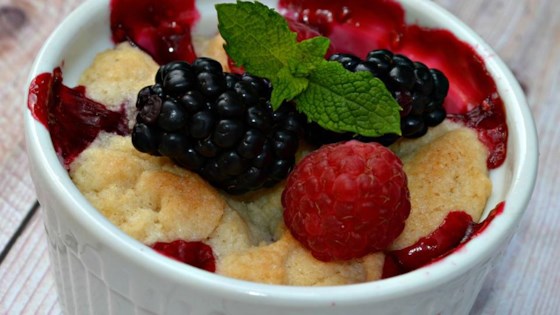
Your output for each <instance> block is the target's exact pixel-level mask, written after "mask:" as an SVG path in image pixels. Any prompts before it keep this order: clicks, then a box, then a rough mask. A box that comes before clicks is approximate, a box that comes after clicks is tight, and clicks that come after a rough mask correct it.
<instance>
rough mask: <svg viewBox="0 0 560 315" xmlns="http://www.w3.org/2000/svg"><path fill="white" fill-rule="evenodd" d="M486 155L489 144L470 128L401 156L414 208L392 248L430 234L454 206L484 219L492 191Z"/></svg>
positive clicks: (403, 245)
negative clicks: (484, 212)
mask: <svg viewBox="0 0 560 315" xmlns="http://www.w3.org/2000/svg"><path fill="white" fill-rule="evenodd" d="M442 128H445V127H444V126H442ZM486 156H487V151H486V148H485V147H484V146H483V145H482V143H481V142H480V141H479V140H478V138H477V135H476V133H475V132H474V131H473V130H471V129H468V128H460V129H455V130H451V131H448V132H445V133H443V134H442V135H441V136H439V137H436V138H435V139H433V140H432V142H429V143H427V144H425V145H424V146H421V147H420V148H418V149H417V150H415V151H411V152H410V153H409V154H408V155H404V156H402V157H401V158H402V160H403V162H404V170H405V172H406V174H407V177H408V187H409V189H410V198H411V200H410V201H411V213H410V216H409V217H408V219H407V221H406V227H405V229H404V231H403V232H402V234H401V235H400V236H399V237H398V238H397V240H396V241H395V242H394V243H393V244H392V246H391V249H400V248H403V247H406V246H409V245H412V244H414V243H415V242H416V241H418V239H420V238H421V237H422V236H425V235H428V234H430V233H431V232H432V231H434V230H435V229H436V228H437V227H438V226H439V225H440V224H441V223H442V222H443V220H444V218H445V216H446V215H447V214H448V213H449V212H450V211H454V210H460V211H465V212H467V213H468V214H469V215H471V217H472V218H473V220H475V221H478V220H480V217H481V215H482V212H483V210H484V207H485V205H486V201H487V200H488V197H489V196H490V193H491V191H492V185H491V181H490V179H489V177H488V170H487V167H486Z"/></svg>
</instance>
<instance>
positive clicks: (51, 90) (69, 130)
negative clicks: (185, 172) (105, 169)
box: [27, 68, 129, 167]
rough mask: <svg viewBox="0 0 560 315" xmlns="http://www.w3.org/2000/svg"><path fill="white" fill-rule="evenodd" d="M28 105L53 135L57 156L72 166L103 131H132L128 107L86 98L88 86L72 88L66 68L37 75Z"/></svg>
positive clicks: (32, 83)
mask: <svg viewBox="0 0 560 315" xmlns="http://www.w3.org/2000/svg"><path fill="white" fill-rule="evenodd" d="M27 106H28V107H29V109H30V110H31V113H32V114H33V117H35V119H37V120H38V121H40V122H41V123H42V124H43V125H45V127H47V129H48V130H49V132H50V134H51V139H52V142H53V145H54V148H55V151H56V153H57V155H58V156H59V157H60V158H61V159H62V160H63V163H64V166H65V167H68V166H69V165H70V163H72V161H73V160H74V158H76V157H77V156H78V155H79V154H80V153H81V152H82V151H83V150H84V149H86V148H87V147H88V145H89V144H90V143H91V142H92V141H93V140H95V138H96V137H97V135H98V134H99V132H101V131H107V132H116V133H117V134H120V135H125V134H127V133H128V132H129V130H128V125H127V121H126V119H125V116H124V109H123V110H122V111H121V112H114V111H110V110H108V109H107V108H106V107H105V106H104V105H102V104H99V103H97V102H95V101H92V100H90V99H88V98H87V97H85V88H84V87H81V86H79V87H76V88H73V89H71V88H69V87H67V86H65V85H64V84H62V71H61V69H60V68H56V69H55V70H54V71H53V73H52V74H50V73H43V74H40V75H39V76H37V77H36V78H35V79H34V80H33V81H32V82H31V84H30V86H29V98H28V103H27Z"/></svg>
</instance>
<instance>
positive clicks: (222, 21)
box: [216, 1, 297, 78]
mask: <svg viewBox="0 0 560 315" xmlns="http://www.w3.org/2000/svg"><path fill="white" fill-rule="evenodd" d="M216 10H217V12H218V29H219V30H220V34H221V35H222V37H223V38H224V39H225V41H226V45H225V46H224V48H225V50H226V52H227V53H228V55H229V56H230V57H231V58H232V59H233V60H234V61H235V63H236V64H237V65H239V66H242V67H244V68H245V69H247V70H248V71H249V72H251V73H252V74H254V75H257V76H261V77H265V78H273V77H274V76H275V75H276V73H278V72H279V71H280V70H281V69H282V68H284V67H287V66H288V62H289V61H290V60H293V59H294V58H296V55H297V48H296V47H297V46H296V43H297V40H296V38H297V34H296V33H292V32H291V31H290V28H289V27H288V23H287V22H286V20H285V19H284V18H283V17H282V16H281V15H280V14H278V13H276V11H274V10H272V9H269V8H268V7H267V6H265V5H263V4H261V3H259V2H254V3H253V2H243V1H238V2H237V3H236V4H234V3H224V4H218V5H216Z"/></svg>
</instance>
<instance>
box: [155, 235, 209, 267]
mask: <svg viewBox="0 0 560 315" xmlns="http://www.w3.org/2000/svg"><path fill="white" fill-rule="evenodd" d="M152 248H153V249H154V250H155V251H157V252H158V253H160V254H162V255H165V256H167V257H169V258H173V259H175V260H178V261H180V262H182V263H185V264H188V265H191V266H193V267H196V268H200V269H204V270H206V271H210V272H214V271H216V259H215V258H214V252H213V251H212V247H210V246H208V245H206V244H204V243H202V242H186V241H183V240H176V241H173V242H171V243H165V242H157V243H155V244H154V245H152Z"/></svg>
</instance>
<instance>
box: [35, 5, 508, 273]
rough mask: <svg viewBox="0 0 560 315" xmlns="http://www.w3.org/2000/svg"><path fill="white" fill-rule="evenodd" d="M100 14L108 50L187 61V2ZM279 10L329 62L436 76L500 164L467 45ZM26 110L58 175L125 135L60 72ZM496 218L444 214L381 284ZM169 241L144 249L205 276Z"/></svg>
mask: <svg viewBox="0 0 560 315" xmlns="http://www.w3.org/2000/svg"><path fill="white" fill-rule="evenodd" d="M110 5H111V19H110V22H111V30H112V32H113V40H114V41H115V42H121V41H130V42H132V43H134V44H135V45H137V46H138V47H140V48H142V49H143V50H145V51H146V52H148V53H149V54H150V55H151V56H152V57H153V58H154V59H155V60H156V61H157V62H158V63H160V64H163V63H167V62H168V61H171V60H187V61H192V60H194V59H195V58H196V55H195V53H194V49H193V46H192V42H191V29H192V27H193V26H194V25H195V23H196V22H197V21H198V19H199V17H200V15H199V12H198V11H197V10H196V7H195V2H194V0H185V1H184V0H162V1H155V0H111V2H110ZM279 6H280V8H281V12H282V13H283V14H284V15H285V16H286V17H287V18H289V19H293V20H296V21H298V22H301V23H303V24H305V25H307V27H302V26H297V25H296V26H297V27H294V25H292V28H293V29H294V30H295V31H298V36H299V37H298V38H300V39H304V38H307V37H309V34H312V33H315V31H317V33H320V34H323V35H324V36H327V37H329V38H330V39H331V41H332V44H331V49H330V50H329V54H330V53H332V52H346V53H352V54H355V55H357V56H359V57H361V58H363V57H365V55H366V54H367V52H369V51H370V50H373V49H380V48H385V49H390V50H392V51H394V52H397V53H401V54H405V55H407V56H408V57H410V58H411V59H413V60H418V61H421V62H423V63H425V64H426V65H428V66H429V67H432V68H437V69H439V70H441V71H443V72H444V73H445V74H446V76H447V77H448V79H449V81H450V91H449V95H448V97H447V98H446V101H445V104H444V106H445V108H446V110H447V111H448V113H449V118H451V119H453V120H456V121H461V122H464V123H465V124H466V125H467V126H469V127H471V128H474V129H475V130H477V132H478V134H479V138H480V139H481V141H482V142H483V143H485V145H486V146H487V147H488V149H489V152H490V153H489V156H488V162H487V164H488V167H489V168H491V169H492V168H497V167H499V166H500V165H501V164H502V163H503V161H504V160H505V157H506V144H507V137H508V130H507V125H506V122H505V112H504V107H503V106H504V105H503V102H502V100H501V98H500V97H499V95H498V94H497V89H496V84H495V82H494V81H493V80H492V78H491V77H490V75H489V73H488V72H487V70H486V68H485V65H484V63H483V61H482V58H480V56H478V54H477V53H476V52H475V50H474V49H473V48H472V47H471V46H469V45H468V44H465V43H464V42H461V41H460V40H459V39H457V38H456V37H455V36H454V35H453V34H451V33H450V32H448V31H445V30H438V29H427V28H423V27H419V26H416V25H407V24H406V23H405V12H404V10H403V8H402V7H401V6H400V5H399V4H398V3H396V2H395V1H392V0H377V1H373V0H347V1H344V2H342V1H322V0H280V3H279ZM292 24H294V23H292ZM300 33H301V34H300ZM28 107H29V109H30V111H31V112H32V114H33V116H34V117H35V118H36V119H37V120H38V121H40V122H41V123H43V124H44V125H45V126H46V127H47V128H48V130H49V132H50V134H51V138H52V141H53V145H54V147H55V150H56V152H57V154H58V155H59V157H61V158H62V159H63V162H64V165H65V166H66V167H67V166H68V165H69V164H70V163H71V162H72V161H73V159H74V158H75V157H76V156H77V155H78V154H79V153H80V152H82V151H83V150H84V149H85V148H86V147H87V146H88V145H89V144H90V143H91V141H93V140H94V139H95V137H96V136H97V134H98V133H99V132H100V131H108V132H116V133H118V134H126V133H128V132H129V130H128V128H127V124H126V120H125V116H124V110H122V111H121V112H114V111H109V110H107V109H106V108H105V107H104V106H103V105H101V104H99V103H96V102H94V101H92V100H90V99H88V98H87V97H85V89H84V88H83V87H76V88H69V87H66V86H64V85H63V84H62V72H61V70H60V68H56V69H55V70H54V71H53V73H52V74H50V73H43V74H40V75H38V76H37V77H36V78H35V79H34V80H33V82H32V83H31V85H30V88H29V101H28ZM502 211H503V203H502V204H500V205H498V207H497V209H496V210H495V211H493V212H492V214H491V215H490V216H489V217H488V218H487V219H486V220H485V221H484V222H482V223H480V224H475V223H473V222H472V220H471V219H470V217H469V216H468V215H467V214H466V213H464V212H460V211H455V212H451V213H450V214H449V215H448V217H447V218H446V219H445V220H444V222H443V223H442V225H441V226H440V227H439V228H438V229H437V230H436V231H434V232H433V233H432V234H430V235H428V236H426V237H424V238H422V239H421V240H419V241H418V242H417V243H416V244H414V245H412V246H410V247H407V248H405V249H402V250H399V251H394V252H390V253H388V255H387V258H386V263H385V266H384V270H383V276H384V277H388V276H393V275H397V274H400V273H402V272H405V271H408V270H411V269H414V268H418V267H420V266H423V265H425V264H428V263H432V262H434V261H436V260H437V259H440V258H441V257H444V256H446V255H448V254H449V253H451V252H453V251H455V250H457V249H458V248H460V247H462V245H461V244H464V243H465V242H466V241H467V240H469V239H470V238H472V237H473V236H475V235H477V234H479V233H480V232H482V231H483V230H484V229H485V228H486V227H487V226H488V224H490V222H491V221H492V219H493V218H494V217H495V216H496V215H498V214H499V213H501V212H502ZM447 232H450V233H447ZM176 242H179V243H175V242H173V243H171V244H173V245H170V244H155V245H154V248H156V250H158V251H160V252H162V253H163V254H165V255H168V256H172V257H174V258H176V259H179V260H181V261H184V262H186V263H189V264H193V265H195V266H197V267H199V268H203V269H205V270H209V271H214V270H215V261H214V256H213V254H212V249H211V248H210V247H209V246H208V245H205V244H203V243H200V242H194V243H190V242H184V241H176Z"/></svg>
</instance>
